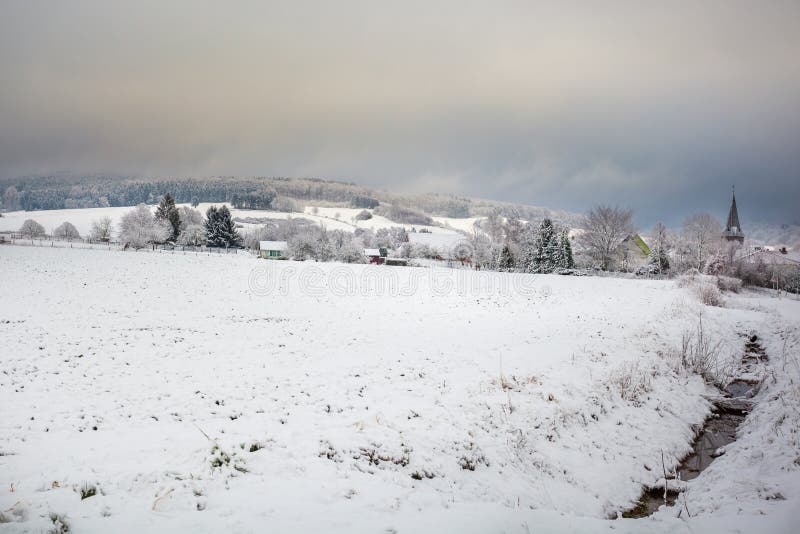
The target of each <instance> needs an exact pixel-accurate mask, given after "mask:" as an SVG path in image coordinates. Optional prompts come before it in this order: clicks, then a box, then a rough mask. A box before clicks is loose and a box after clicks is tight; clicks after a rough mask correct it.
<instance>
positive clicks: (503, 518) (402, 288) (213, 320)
mask: <svg viewBox="0 0 800 534" xmlns="http://www.w3.org/2000/svg"><path fill="white" fill-rule="evenodd" d="M737 298H738V300H737V301H736V302H742V303H743V302H745V300H744V298H743V297H737ZM0 299H2V300H0V347H2V349H0V350H2V353H0V373H1V374H0V511H3V510H9V511H6V512H3V513H4V514H5V517H7V518H9V519H11V520H12V521H14V522H13V523H6V524H0V530H3V529H10V530H13V531H25V530H30V531H39V530H42V529H45V528H49V527H51V526H52V523H51V520H50V518H49V517H48V514H49V513H51V512H52V513H56V514H64V515H66V517H67V520H68V521H69V523H70V524H71V526H72V528H73V531H74V532H107V531H109V530H115V531H119V532H141V531H167V530H182V531H183V530H185V531H193V532H199V531H230V532H260V531H265V530H270V531H276V532H285V531H320V530H325V531H342V532H358V531H364V532H387V531H388V532H391V531H393V530H394V531H398V532H412V531H421V530H422V531H459V532H465V531H471V532H491V531H523V532H524V531H526V530H530V531H537V530H540V529H544V530H546V531H549V530H554V529H559V530H564V531H576V530H577V531H581V530H584V531H589V532H591V531H597V530H600V529H610V528H616V529H617V530H620V529H622V530H628V529H630V530H633V531H641V529H642V528H647V529H656V530H675V529H676V527H680V526H681V525H683V523H682V520H676V519H672V516H674V514H668V513H667V512H662V513H660V515H659V516H657V517H656V518H654V519H647V520H640V521H638V522H634V521H608V520H606V519H605V518H606V517H608V516H609V515H612V514H614V513H616V512H617V511H620V510H622V509H625V508H627V507H629V506H630V505H631V504H632V503H633V502H634V501H635V500H636V499H637V497H638V495H639V492H640V489H641V485H642V484H650V483H653V482H655V481H656V480H657V479H658V473H657V472H658V471H659V470H660V468H661V466H660V458H661V451H662V450H663V451H664V452H665V453H666V455H667V457H668V458H673V459H674V458H676V457H678V456H680V455H682V454H683V453H685V452H686V451H687V450H688V449H689V441H690V440H691V437H692V431H691V427H692V425H696V424H698V423H700V422H702V420H703V418H704V417H705V416H706V414H707V413H708V410H709V405H708V403H707V402H706V401H704V400H703V399H702V396H701V395H703V394H704V393H707V392H708V389H707V387H706V386H705V385H704V384H703V383H702V381H701V380H700V379H698V378H697V377H695V376H690V375H686V374H685V373H682V372H677V373H676V372H675V370H674V369H675V358H674V356H673V355H672V351H673V350H674V349H675V348H676V346H677V344H678V343H679V340H680V335H681V332H682V331H683V329H685V328H687V327H691V326H692V324H693V321H695V320H696V314H697V313H698V312H699V311H701V309H702V308H704V307H703V306H701V305H699V304H698V303H697V302H695V301H694V299H693V298H692V296H691V295H690V294H689V292H687V291H685V290H682V289H679V288H677V287H675V285H674V284H673V283H672V282H663V281H639V280H618V279H608V278H588V277H587V278H573V277H559V276H538V277H534V276H528V275H513V274H502V273H469V272H465V271H442V270H431V269H417V268H391V267H383V266H365V265H357V266H345V265H337V264H316V263H294V262H265V261H259V260H255V259H254V258H251V257H248V256H244V255H237V256H204V255H194V254H187V255H181V254H174V255H170V254H147V253H136V252H119V251H99V250H78V249H46V248H44V249H39V248H32V247H12V246H5V247H2V248H0ZM751 300H752V302H754V303H755V304H753V305H751V306H749V309H746V308H747V307H746V306H745V305H742V306H739V307H736V306H734V307H732V308H731V309H705V310H704V311H703V313H704V314H705V316H706V317H707V318H708V319H707V321H708V324H709V328H710V329H712V330H713V331H715V332H716V333H717V335H719V336H721V337H724V338H725V339H728V340H730V343H729V344H728V345H727V346H726V347H725V351H727V352H726V354H730V356H731V358H734V357H736V356H738V355H739V348H740V347H739V346H738V345H737V339H738V338H737V337H736V335H735V334H736V333H737V332H742V331H749V330H750V329H751V328H755V327H757V326H764V325H765V324H767V322H766V321H767V320H768V319H769V320H770V321H773V322H772V323H769V324H774V321H775V320H778V319H776V317H778V318H780V317H783V318H784V319H785V320H786V321H787V322H791V321H792V320H793V318H797V317H798V309H800V303H798V302H794V303H792V302H788V303H787V301H784V302H783V304H781V306H784V307H786V310H783V311H781V312H780V313H779V312H778V311H773V312H768V311H765V309H766V307H767V306H769V305H770V304H769V302H767V300H765V299H762V300H764V302H762V301H761V300H758V298H757V297H753V298H752V299H751ZM745 304H746V303H745ZM764 335H767V334H766V333H765V334H764ZM251 449H252V452H251ZM795 474H796V473H795ZM701 480H703V477H701V478H700V479H698V483H700V481H701ZM92 486H93V487H96V488H97V492H98V493H97V495H95V496H93V497H89V498H87V499H84V500H81V496H80V490H81V488H82V487H84V488H88V487H92ZM11 489H13V492H12V491H11ZM786 497H787V498H788V500H789V501H791V498H790V497H791V496H786ZM794 498H795V499H796V498H797V497H796V496H794ZM765 502H766V501H765ZM767 504H768V506H772V507H774V509H775V511H774V513H775V514H776V516H775V517H776V518H778V520H777V522H776V523H766V524H767V525H769V524H774V525H775V526H777V527H781V526H784V525H785V518H784V519H780V518H782V517H783V516H782V515H781V514H782V513H785V512H784V510H786V507H787V506H790V502H787V501H778V500H771V501H770V502H769V503H767ZM747 510H748V511H749V510H750V509H749V508H747ZM709 511H711V510H709ZM731 513H733V512H731ZM748 518H750V519H752V521H755V523H756V524H757V525H760V524H762V523H763V522H764V520H763V519H759V518H758V517H757V516H756V514H755V513H752V514H750V513H748ZM717 519H719V518H717ZM715 521H716V519H715ZM720 521H721V519H720ZM737 521H741V520H740V519H735V518H734V520H732V521H731V522H730V523H728V522H727V521H726V522H722V523H712V524H713V525H723V524H724V525H727V524H736V523H737ZM759 521H761V522H762V523H759ZM782 521H783V522H782ZM742 524H747V521H745V522H744V523H742ZM759 528H761V529H762V530H764V529H763V526H762V527H759ZM775 531H781V530H780V528H776V529H775Z"/></svg>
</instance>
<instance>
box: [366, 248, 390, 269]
mask: <svg viewBox="0 0 800 534" xmlns="http://www.w3.org/2000/svg"><path fill="white" fill-rule="evenodd" d="M388 255H389V251H388V250H387V249H385V248H365V249H364V256H366V257H367V260H369V262H370V263H374V264H376V265H382V264H383V263H384V262H385V261H386V256H388Z"/></svg>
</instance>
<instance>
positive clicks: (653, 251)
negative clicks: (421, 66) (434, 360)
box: [0, 192, 800, 293]
mask: <svg viewBox="0 0 800 534" xmlns="http://www.w3.org/2000/svg"><path fill="white" fill-rule="evenodd" d="M7 196H8V193H7ZM5 204H6V205H8V204H9V203H8V202H6V203H5ZM241 204H242V202H241V201H237V205H241ZM261 204H263V203H261ZM261 204H258V203H254V205H256V206H259V207H260V206H261ZM10 207H14V206H10ZM196 207H197V203H196V202H195V203H194V205H193V206H190V205H178V204H176V202H175V199H174V198H173V197H172V195H170V194H169V193H167V194H165V195H163V196H162V197H161V198H160V200H159V203H158V205H157V206H156V207H155V210H153V207H152V206H148V205H145V204H140V205H138V206H136V207H135V208H132V209H130V210H128V211H126V212H125V213H124V214H123V215H122V216H121V217H120V218H119V221H118V222H115V221H112V219H111V218H110V217H107V216H106V217H99V218H97V219H95V220H92V222H91V229H90V231H89V232H88V233H82V232H80V231H79V230H78V228H77V227H76V226H75V225H74V224H72V223H71V222H70V221H64V222H62V223H61V224H59V225H58V226H57V227H55V228H52V229H51V231H50V232H48V231H47V230H46V229H45V227H44V226H43V225H41V224H39V223H38V222H37V221H36V220H35V219H34V218H28V216H29V215H30V216H32V215H34V214H31V213H28V214H27V215H25V217H26V218H25V220H24V221H23V222H22V223H21V225H20V226H19V227H18V228H15V229H13V230H9V229H6V230H5V231H0V243H17V244H26V243H28V242H30V243H32V244H37V243H38V244H43V243H46V242H48V241H49V243H50V244H51V246H55V243H56V242H58V243H60V244H63V243H70V244H72V243H85V244H87V245H92V244H104V245H106V246H109V247H110V246H111V245H112V244H113V245H114V246H117V247H120V248H122V249H124V250H171V251H174V250H180V251H190V252H209V253H215V252H216V253H219V252H232V251H249V252H251V253H252V254H254V255H255V256H256V257H258V258H260V259H263V260H297V261H306V260H310V261H337V262H343V263H367V264H372V265H384V266H390V267H391V266H395V267H397V266H409V265H416V266H441V267H449V268H460V269H474V270H490V271H506V272H523V273H533V274H546V273H557V274H562V275H587V274H602V273H616V274H617V275H620V276H622V275H625V276H634V277H636V276H639V277H670V276H675V275H678V274H683V273H685V272H687V271H694V272H697V273H702V274H706V275H713V276H728V277H734V278H737V279H740V280H741V281H742V283H743V284H744V285H750V286H759V287H769V288H773V289H780V290H786V291H790V292H795V293H797V292H800V251H797V250H790V249H789V248H788V247H787V246H786V245H782V244H774V245H772V244H764V243H759V244H756V243H753V242H752V241H750V240H749V239H748V238H747V236H746V234H745V231H744V229H743V226H742V224H741V222H740V218H739V212H738V207H737V204H736V195H735V192H733V193H732V195H731V200H730V206H729V209H728V216H727V219H726V221H725V225H724V226H722V225H720V224H719V223H718V222H717V221H716V220H715V219H714V218H713V217H712V216H711V215H709V214H696V215H693V216H691V217H689V218H687V219H686V221H685V222H684V224H683V227H682V228H681V229H679V230H674V231H673V230H670V229H667V228H666V227H665V226H664V225H663V224H661V223H657V224H656V225H655V226H654V227H653V228H652V229H651V230H650V231H648V232H637V231H635V230H634V226H633V222H632V220H633V213H632V211H630V210H626V209H621V208H617V207H611V206H602V205H599V206H595V207H593V208H592V209H591V210H590V211H589V212H587V213H586V214H585V216H584V217H583V219H582V221H580V226H578V227H576V226H566V225H563V224H561V223H559V222H558V221H556V220H553V219H551V218H548V217H543V218H541V220H538V221H535V220H530V219H529V220H524V219H522V218H521V217H519V216H517V215H516V214H515V213H501V212H500V211H496V212H493V213H489V214H488V215H487V216H485V217H474V218H471V219H467V220H468V221H470V222H471V226H470V227H466V228H465V227H464V226H463V225H462V226H461V227H460V228H457V229H456V228H452V227H449V222H447V224H445V225H444V226H442V225H439V226H434V225H432V224H431V223H429V224H407V223H406V224H403V223H401V222H397V221H392V220H390V219H386V218H382V219H381V224H378V225H375V226H371V225H370V222H371V221H374V220H377V219H379V218H381V216H380V215H378V213H385V212H382V211H380V210H376V209H374V208H363V209H360V210H353V214H352V215H350V217H349V220H348V219H347V217H346V216H342V215H341V213H339V212H338V211H337V212H336V213H335V214H333V215H330V214H329V215H324V214H321V212H320V211H319V208H316V207H314V208H313V209H312V211H311V213H298V214H296V215H295V214H290V215H288V216H286V217H283V218H269V217H264V216H263V215H264V214H265V213H267V214H269V213H270V212H269V210H256V209H243V208H239V209H236V208H234V211H235V214H234V212H232V210H231V209H230V208H229V207H228V206H227V205H225V204H223V205H220V206H217V205H211V206H209V207H208V208H206V209H205V213H202V212H201V211H200V210H198V209H195V208H196ZM117 209H121V208H117ZM86 211H87V212H89V213H91V212H92V210H91V209H88V210H86ZM408 211H409V212H411V211H412V210H411V209H408ZM21 213H25V212H12V213H7V216H12V215H17V216H19V215H20V214H21ZM40 213H41V212H40ZM415 213H416V212H415ZM0 215H1V214H0ZM256 215H258V216H256ZM421 222H423V223H425V222H428V221H426V220H424V219H423V220H422V221H421ZM334 223H335V224H334ZM331 224H334V226H336V227H335V228H328V226H329V225H331ZM340 226H344V227H345V228H346V229H342V228H340Z"/></svg>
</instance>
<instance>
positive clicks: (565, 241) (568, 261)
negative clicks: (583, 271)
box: [561, 229, 575, 269]
mask: <svg viewBox="0 0 800 534" xmlns="http://www.w3.org/2000/svg"><path fill="white" fill-rule="evenodd" d="M561 259H562V265H561V267H562V268H564V269H572V268H573V267H575V259H574V258H573V257H572V243H570V242H569V233H568V232H567V230H566V229H565V230H562V231H561Z"/></svg>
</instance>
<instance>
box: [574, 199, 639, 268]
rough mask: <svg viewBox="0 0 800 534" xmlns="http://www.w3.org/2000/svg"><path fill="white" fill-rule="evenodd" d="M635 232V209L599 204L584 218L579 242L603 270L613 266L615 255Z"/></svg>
mask: <svg viewBox="0 0 800 534" xmlns="http://www.w3.org/2000/svg"><path fill="white" fill-rule="evenodd" d="M632 233H633V211H631V210H629V209H623V208H618V207H611V206H605V205H599V206H595V207H593V208H592V209H591V210H589V213H587V214H586V216H585V217H584V220H583V233H581V234H580V235H579V236H578V243H579V244H580V245H581V246H582V247H583V248H584V250H585V251H586V252H587V254H589V256H590V257H591V258H593V259H594V260H596V261H598V262H600V265H601V266H602V268H603V270H608V269H610V268H611V267H612V266H613V263H614V255H615V254H616V251H617V249H618V248H619V246H620V245H621V244H622V242H623V241H624V240H625V238H626V237H628V236H629V235H631V234H632Z"/></svg>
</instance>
